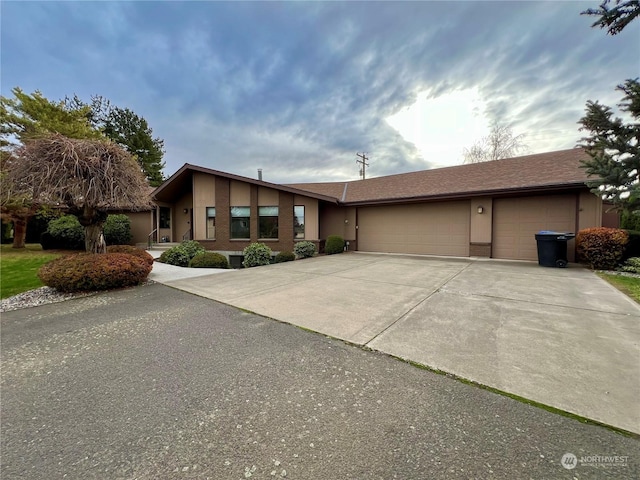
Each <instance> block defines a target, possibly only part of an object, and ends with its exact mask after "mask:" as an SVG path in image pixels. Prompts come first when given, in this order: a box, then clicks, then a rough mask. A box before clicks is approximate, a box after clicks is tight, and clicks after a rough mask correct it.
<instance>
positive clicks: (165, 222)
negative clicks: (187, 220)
mask: <svg viewBox="0 0 640 480" xmlns="http://www.w3.org/2000/svg"><path fill="white" fill-rule="evenodd" d="M160 228H171V209H170V208H169V207H160Z"/></svg>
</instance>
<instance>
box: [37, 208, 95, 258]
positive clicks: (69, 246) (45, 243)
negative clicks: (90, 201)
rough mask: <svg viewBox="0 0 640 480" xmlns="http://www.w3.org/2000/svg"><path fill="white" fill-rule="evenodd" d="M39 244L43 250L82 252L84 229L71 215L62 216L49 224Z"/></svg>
mask: <svg viewBox="0 0 640 480" xmlns="http://www.w3.org/2000/svg"><path fill="white" fill-rule="evenodd" d="M40 243H41V244H42V248H43V250H48V249H51V248H60V249H65V250H84V227H83V226H82V225H80V222H79V221H78V219H77V218H76V217H74V216H73V215H64V216H63V217H60V218H56V219H55V220H51V221H50V222H49V226H48V227H47V231H46V232H44V233H43V234H42V235H41V236H40Z"/></svg>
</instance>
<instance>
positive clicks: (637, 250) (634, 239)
mask: <svg viewBox="0 0 640 480" xmlns="http://www.w3.org/2000/svg"><path fill="white" fill-rule="evenodd" d="M627 235H629V241H628V242H627V245H626V246H625V248H624V255H623V256H622V259H623V260H625V259H627V258H631V257H640V232H639V231H637V230H627Z"/></svg>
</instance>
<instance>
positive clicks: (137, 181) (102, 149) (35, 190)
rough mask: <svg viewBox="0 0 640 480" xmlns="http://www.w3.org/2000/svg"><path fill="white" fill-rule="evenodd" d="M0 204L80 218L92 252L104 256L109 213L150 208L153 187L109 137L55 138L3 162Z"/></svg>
mask: <svg viewBox="0 0 640 480" xmlns="http://www.w3.org/2000/svg"><path fill="white" fill-rule="evenodd" d="M0 181H1V182H2V185H1V187H2V189H1V195H2V196H1V198H0V204H1V205H2V206H4V205H16V204H20V203H23V204H24V205H26V206H28V207H29V208H35V207H37V206H42V205H49V206H52V207H55V208H60V209H61V210H63V211H66V212H67V213H70V214H72V215H75V216H76V217H78V220H79V221H80V224H81V225H82V226H84V228H85V248H86V251H87V252H92V253H104V252H105V251H106V246H105V242H104V236H103V234H102V227H103V226H104V223H105V221H106V219H107V214H108V212H109V211H113V210H133V211H136V210H145V209H149V208H150V197H149V186H148V183H147V182H146V180H145V176H144V174H143V173H142V171H141V170H140V166H139V165H138V163H137V162H136V160H135V159H134V158H133V157H132V156H131V155H130V154H129V153H127V152H126V151H125V150H124V149H122V148H121V147H119V146H118V145H116V144H114V143H113V142H111V141H110V140H106V139H96V140H91V139H71V138H67V137H64V136H62V135H58V134H54V135H49V136H46V137H43V138H37V139H33V140H29V141H27V142H25V144H24V145H23V146H22V147H20V148H18V149H17V150H16V151H15V154H14V155H12V156H11V157H9V158H6V159H5V160H4V162H3V175H2V177H1V178H0Z"/></svg>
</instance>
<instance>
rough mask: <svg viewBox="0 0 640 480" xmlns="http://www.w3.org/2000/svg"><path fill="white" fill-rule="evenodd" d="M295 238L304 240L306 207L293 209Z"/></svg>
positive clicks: (299, 206) (298, 206) (297, 206)
mask: <svg viewBox="0 0 640 480" xmlns="http://www.w3.org/2000/svg"><path fill="white" fill-rule="evenodd" d="M293 238H297V239H301V238H304V205H296V206H295V207H293Z"/></svg>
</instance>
